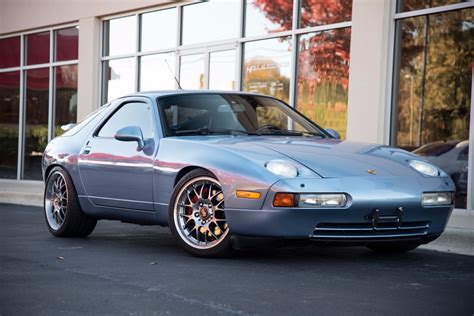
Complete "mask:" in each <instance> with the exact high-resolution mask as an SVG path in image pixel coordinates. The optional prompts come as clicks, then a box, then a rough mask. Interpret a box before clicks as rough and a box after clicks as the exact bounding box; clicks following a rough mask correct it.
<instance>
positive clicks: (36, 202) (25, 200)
mask: <svg viewBox="0 0 474 316" xmlns="http://www.w3.org/2000/svg"><path fill="white" fill-rule="evenodd" d="M0 203H7V204H20V205H29V206H41V207H42V206H43V194H37V193H23V192H4V191H0Z"/></svg>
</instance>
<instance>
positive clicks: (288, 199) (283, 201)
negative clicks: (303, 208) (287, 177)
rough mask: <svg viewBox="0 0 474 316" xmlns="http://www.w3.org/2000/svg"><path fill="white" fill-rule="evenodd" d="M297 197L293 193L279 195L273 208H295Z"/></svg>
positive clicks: (275, 198)
mask: <svg viewBox="0 0 474 316" xmlns="http://www.w3.org/2000/svg"><path fill="white" fill-rule="evenodd" d="M295 201H296V198H295V195H294V194H293V193H277V194H275V197H274V198H273V206H275V207H292V206H295Z"/></svg>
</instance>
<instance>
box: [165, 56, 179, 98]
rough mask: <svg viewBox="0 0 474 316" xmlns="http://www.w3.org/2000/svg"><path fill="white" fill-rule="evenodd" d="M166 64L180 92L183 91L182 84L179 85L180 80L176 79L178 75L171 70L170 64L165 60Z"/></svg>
mask: <svg viewBox="0 0 474 316" xmlns="http://www.w3.org/2000/svg"><path fill="white" fill-rule="evenodd" d="M165 63H166V66H168V69H169V70H170V72H171V74H172V75H173V77H174V80H175V81H176V83H177V84H178V87H179V90H183V88H181V84H180V83H179V80H178V78H176V75H175V74H174V72H173V70H171V67H170V64H168V61H167V60H166V58H165Z"/></svg>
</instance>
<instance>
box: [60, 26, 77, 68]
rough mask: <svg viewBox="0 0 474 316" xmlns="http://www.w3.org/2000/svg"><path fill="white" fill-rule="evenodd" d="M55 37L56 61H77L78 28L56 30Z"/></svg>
mask: <svg viewBox="0 0 474 316" xmlns="http://www.w3.org/2000/svg"><path fill="white" fill-rule="evenodd" d="M55 35H56V61H63V60H74V59H77V57H78V53H79V50H78V47H79V28H78V27H70V28H67V29H62V30H57V31H56V32H55Z"/></svg>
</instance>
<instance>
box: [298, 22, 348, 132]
mask: <svg viewBox="0 0 474 316" xmlns="http://www.w3.org/2000/svg"><path fill="white" fill-rule="evenodd" d="M350 41H351V29H350V28H343V29H337V30H330V31H325V32H316V33H309V34H305V35H303V36H301V37H300V39H299V43H298V47H299V54H298V57H299V58H298V94H297V97H298V99H297V100H298V102H297V103H296V104H297V108H298V110H299V111H300V112H302V113H303V114H305V115H306V116H307V117H309V118H310V119H312V120H314V121H316V122H318V123H319V124H321V125H322V126H331V127H332V128H334V129H335V130H337V131H339V133H340V134H341V137H342V138H346V126H347V101H348V88H349V49H350Z"/></svg>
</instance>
